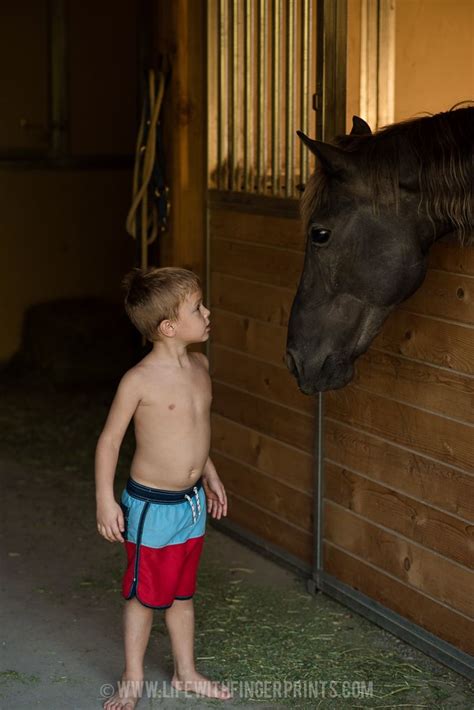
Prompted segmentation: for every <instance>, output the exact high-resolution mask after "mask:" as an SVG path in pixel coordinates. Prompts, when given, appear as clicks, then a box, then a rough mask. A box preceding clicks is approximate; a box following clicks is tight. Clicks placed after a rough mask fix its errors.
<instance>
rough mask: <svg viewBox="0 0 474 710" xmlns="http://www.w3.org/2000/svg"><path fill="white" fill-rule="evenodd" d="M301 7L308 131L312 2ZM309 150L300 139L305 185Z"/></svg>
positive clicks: (306, 0) (304, 116) (304, 123)
mask: <svg viewBox="0 0 474 710" xmlns="http://www.w3.org/2000/svg"><path fill="white" fill-rule="evenodd" d="M302 3H303V4H302V7H301V120H300V123H301V130H302V131H303V133H308V119H309V116H308V111H309V101H308V96H309V92H310V86H309V67H310V58H311V20H312V18H311V2H310V0H302ZM308 160H309V150H308V149H307V148H306V146H305V145H304V144H303V142H302V141H300V182H301V183H302V184H303V185H305V184H306V182H307V180H308Z"/></svg>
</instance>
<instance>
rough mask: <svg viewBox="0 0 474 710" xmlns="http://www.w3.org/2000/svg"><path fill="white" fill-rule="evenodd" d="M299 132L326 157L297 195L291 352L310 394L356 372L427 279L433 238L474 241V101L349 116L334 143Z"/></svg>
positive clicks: (319, 155)
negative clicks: (375, 120) (389, 120)
mask: <svg viewBox="0 0 474 710" xmlns="http://www.w3.org/2000/svg"><path fill="white" fill-rule="evenodd" d="M298 135H299V136H300V138H301V140H302V141H303V142H304V143H305V144H306V145H307V146H308V148H309V149H310V150H311V151H312V152H313V153H315V155H316V156H317V158H318V159H319V160H318V168H317V170H316V172H315V173H314V174H313V175H312V176H311V178H310V180H309V181H308V185H307V187H306V189H305V191H304V194H303V197H302V199H301V213H302V221H303V228H304V233H305V234H306V235H307V241H306V252H305V260H304V268H303V273H302V275H301V279H300V283H299V286H298V290H297V293H296V296H295V299H294V302H293V306H292V309H291V315H290V322H289V326H288V340H287V355H286V361H287V365H288V368H289V369H290V371H291V372H292V373H293V374H294V375H295V377H296V378H297V381H298V385H299V387H300V389H301V391H302V392H304V393H305V394H314V393H315V392H320V391H323V390H329V389H338V388H339V387H344V386H345V385H347V384H348V383H349V382H350V381H351V379H352V377H353V375H354V361H355V360H356V358H357V357H359V355H361V354H362V353H364V352H365V351H366V350H367V349H368V347H369V345H370V343H371V342H372V340H373V339H374V338H375V336H376V335H377V333H378V332H379V331H380V329H381V327H382V324H383V323H384V321H385V319H386V318H387V316H388V314H389V313H390V312H391V311H392V310H393V309H394V308H395V307H396V306H397V305H398V304H399V303H401V302H402V301H404V300H405V299H407V298H408V297H409V296H411V295H412V294H413V293H414V292H415V291H416V290H417V288H419V286H420V285H421V283H422V282H423V279H424V277H425V274H426V269H427V261H428V254H429V250H430V247H431V245H432V244H433V243H434V242H435V241H436V240H437V239H439V238H440V237H442V236H443V235H445V234H447V233H449V232H452V231H456V232H457V233H458V235H459V238H460V240H461V243H467V242H468V241H469V240H470V239H471V237H472V230H473V229H474V219H473V199H472V197H473V195H472V190H473V183H472V179H473V174H472V173H473V171H472V160H473V144H474V137H473V136H474V108H472V107H468V108H459V109H457V110H451V111H447V112H444V113H439V114H436V115H434V116H427V117H422V118H417V119H413V120H409V121H404V122H400V123H396V124H393V125H391V126H388V127H386V128H384V129H382V130H380V131H378V132H377V133H375V134H372V132H371V130H370V128H369V126H368V125H367V123H365V121H363V120H362V119H361V118H359V117H357V116H354V118H353V128H352V131H351V133H350V135H346V136H338V137H337V138H336V139H335V142H334V143H335V144H334V145H333V144H330V143H322V142H320V141H315V140H311V139H310V138H308V137H307V136H306V135H305V134H304V133H301V132H300V131H298Z"/></svg>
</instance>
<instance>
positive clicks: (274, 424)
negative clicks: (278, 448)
mask: <svg viewBox="0 0 474 710" xmlns="http://www.w3.org/2000/svg"><path fill="white" fill-rule="evenodd" d="M213 391H214V397H213V401H212V409H213V411H214V412H216V413H217V414H220V415H221V416H223V417H228V418H229V419H233V420H234V421H235V422H237V423H239V424H243V425H244V426H247V427H250V428H251V429H255V430H256V431H260V432H262V434H266V435H267V436H272V437H273V438H275V439H278V440H279V441H283V442H285V443H287V444H290V445H291V446H295V447H296V448H298V449H302V450H303V451H307V452H309V453H312V451H313V445H314V429H315V420H314V418H313V417H308V416H307V415H306V414H303V413H300V412H296V411H294V410H292V409H288V407H283V406H282V405H281V404H275V403H273V402H268V401H267V400H264V399H261V397H255V396H254V395H252V394H248V393H247V392H241V391H240V390H238V389H235V388H233V387H229V386H228V385H226V384H223V383H222V382H219V381H218V380H217V381H214V383H213Z"/></svg>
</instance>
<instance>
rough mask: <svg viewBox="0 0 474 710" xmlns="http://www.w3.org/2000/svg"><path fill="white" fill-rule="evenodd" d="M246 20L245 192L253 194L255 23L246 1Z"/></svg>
mask: <svg viewBox="0 0 474 710" xmlns="http://www.w3.org/2000/svg"><path fill="white" fill-rule="evenodd" d="M244 11H245V18H244V76H245V89H244V121H243V127H244V179H243V184H244V190H245V192H251V191H252V189H253V186H252V183H251V171H252V172H253V160H252V162H251V157H252V156H253V147H254V142H253V137H254V133H253V130H254V110H253V96H254V94H253V86H254V81H253V68H254V63H253V62H252V54H253V52H252V48H253V45H254V22H253V11H252V4H251V0H245V8H244Z"/></svg>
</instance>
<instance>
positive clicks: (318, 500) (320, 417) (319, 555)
mask: <svg viewBox="0 0 474 710" xmlns="http://www.w3.org/2000/svg"><path fill="white" fill-rule="evenodd" d="M317 412H318V414H317V419H316V426H317V438H316V451H315V452H314V453H315V460H316V462H317V466H316V481H315V484H316V485H315V487H314V494H315V500H314V508H315V510H314V513H315V521H316V530H315V533H316V540H315V559H314V562H315V566H316V572H319V571H320V570H322V569H323V568H324V560H323V542H324V519H323V514H324V395H323V392H320V393H319V394H318V402H317Z"/></svg>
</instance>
